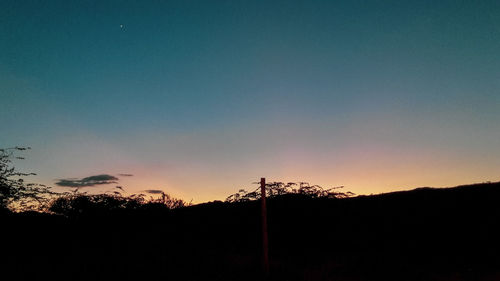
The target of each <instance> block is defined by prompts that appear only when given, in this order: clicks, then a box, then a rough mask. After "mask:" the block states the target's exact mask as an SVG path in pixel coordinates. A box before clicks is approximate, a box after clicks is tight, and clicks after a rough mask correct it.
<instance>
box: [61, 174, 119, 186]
mask: <svg viewBox="0 0 500 281" xmlns="http://www.w3.org/2000/svg"><path fill="white" fill-rule="evenodd" d="M117 182H118V178H117V177H114V176H111V175H106V174H102V175H96V176H90V177H86V178H82V179H60V180H58V181H57V182H56V185H58V186H65V187H76V188H80V187H89V186H96V185H104V184H111V183H117Z"/></svg>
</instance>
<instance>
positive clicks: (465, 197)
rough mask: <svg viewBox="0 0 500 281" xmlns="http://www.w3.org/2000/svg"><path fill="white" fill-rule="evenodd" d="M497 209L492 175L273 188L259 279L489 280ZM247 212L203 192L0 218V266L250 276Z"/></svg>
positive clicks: (496, 247) (58, 271) (64, 274)
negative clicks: (375, 187)
mask: <svg viewBox="0 0 500 281" xmlns="http://www.w3.org/2000/svg"><path fill="white" fill-rule="evenodd" d="M499 206H500V183H498V182H496V183H483V184H474V185H465V186H458V187H454V188H417V189H414V190H410V191H400V192H391V193H385V194H379V195H373V196H357V197H352V198H343V199H339V198H326V197H323V198H312V197H310V196H305V195H303V194H285V195H282V196H275V197H273V198H271V199H269V200H268V223H269V224H268V227H269V247H270V249H269V255H270V262H271V277H270V278H271V279H272V280H297V281H299V280H341V281H342V280H498V279H497V278H498V277H499V276H500V270H499V268H500V239H498V237H500V207H499ZM259 211H260V205H259V201H245V202H236V203H229V202H221V201H215V202H209V203H204V204H199V205H194V206H189V207H183V208H177V209H172V210H171V209H164V208H163V209H157V208H150V209H148V208H139V209H123V210H122V211H120V212H111V213H108V214H107V215H102V214H101V213H99V212H92V213H89V215H87V216H85V217H82V216H71V215H69V216H67V217H64V216H56V215H48V214H36V213H24V214H9V215H2V216H3V217H2V224H3V229H6V230H8V231H6V234H7V236H6V237H5V238H4V239H5V240H4V241H5V242H4V252H5V253H8V254H5V255H3V257H4V258H5V260H4V261H3V262H2V263H1V264H2V265H3V269H5V271H4V272H5V273H4V274H7V273H6V272H7V271H12V272H13V273H14V274H15V276H18V277H19V279H22V278H24V279H30V278H31V277H32V276H36V278H44V277H45V278H51V279H53V280H62V279H64V280H67V279H68V278H69V279H72V280H159V279H162V280H258V279H259V278H260V276H261V271H260V268H261V260H260V257H261V250H260V249H261V247H260V243H261V240H260V239H261V235H260V213H259ZM55 265H57V267H55ZM48 268H51V269H52V270H50V271H49V270H47V269H48Z"/></svg>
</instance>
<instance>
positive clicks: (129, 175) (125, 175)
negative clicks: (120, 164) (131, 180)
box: [118, 174, 134, 177]
mask: <svg viewBox="0 0 500 281" xmlns="http://www.w3.org/2000/svg"><path fill="white" fill-rule="evenodd" d="M118 175H119V176H120V177H132V176H134V175H132V174H118Z"/></svg>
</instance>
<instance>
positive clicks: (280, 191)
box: [226, 182, 355, 202]
mask: <svg viewBox="0 0 500 281" xmlns="http://www.w3.org/2000/svg"><path fill="white" fill-rule="evenodd" d="M341 188H344V186H337V187H332V188H329V189H324V188H322V187H321V186H319V185H309V183H307V182H298V183H294V182H288V183H283V182H270V183H266V195H267V197H269V198H273V197H276V196H282V195H285V194H300V195H304V196H307V197H311V198H320V197H321V198H347V197H351V196H354V195H355V194H354V193H352V192H350V191H348V192H339V191H337V190H338V189H341ZM257 199H260V188H257V189H256V190H254V191H252V192H247V191H246V190H245V189H240V190H239V191H238V192H237V193H235V194H232V195H230V196H229V197H227V198H226V202H245V201H252V200H257Z"/></svg>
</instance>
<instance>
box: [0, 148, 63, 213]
mask: <svg viewBox="0 0 500 281" xmlns="http://www.w3.org/2000/svg"><path fill="white" fill-rule="evenodd" d="M28 149H30V148H29V147H13V148H4V149H0V208H2V209H5V208H10V209H12V210H16V211H27V210H44V209H45V208H46V206H47V203H48V202H49V201H50V199H51V198H52V197H53V196H54V195H56V194H57V193H56V192H53V191H51V190H50V187H47V186H45V185H43V184H36V183H26V182H25V180H24V179H23V177H26V176H31V175H35V173H23V172H19V171H17V170H16V169H15V167H14V166H13V165H12V159H13V158H15V159H21V160H22V159H24V157H20V156H16V155H15V152H19V151H24V150H28Z"/></svg>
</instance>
